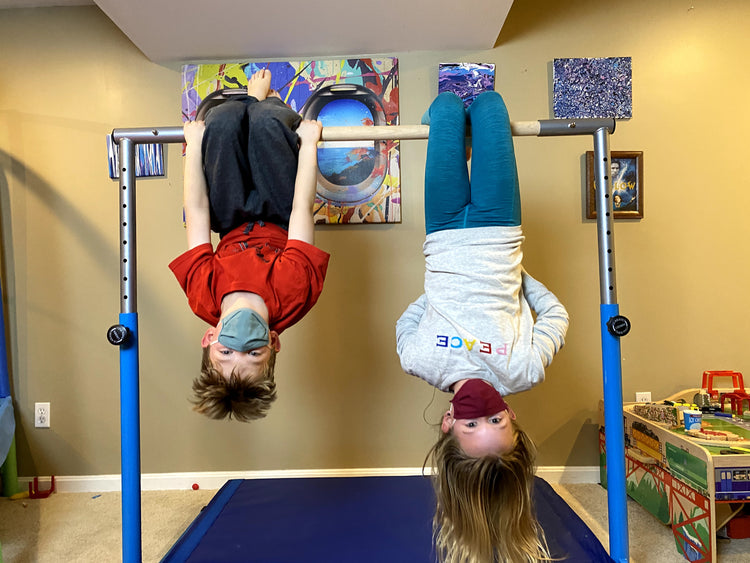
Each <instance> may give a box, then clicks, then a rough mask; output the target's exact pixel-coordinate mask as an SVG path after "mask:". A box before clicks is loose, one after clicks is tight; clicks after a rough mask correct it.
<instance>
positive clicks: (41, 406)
mask: <svg viewBox="0 0 750 563" xmlns="http://www.w3.org/2000/svg"><path fill="white" fill-rule="evenodd" d="M34 426H35V427H37V428H49V403H34Z"/></svg>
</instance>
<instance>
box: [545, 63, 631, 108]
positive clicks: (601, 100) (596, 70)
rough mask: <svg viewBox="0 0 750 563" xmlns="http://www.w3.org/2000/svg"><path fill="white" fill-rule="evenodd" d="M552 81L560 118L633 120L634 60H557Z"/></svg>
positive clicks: (555, 106)
mask: <svg viewBox="0 0 750 563" xmlns="http://www.w3.org/2000/svg"><path fill="white" fill-rule="evenodd" d="M552 81H553V107H554V113H555V117H556V118H561V119H577V118H585V117H614V118H619V119H625V118H629V117H632V116H633V77H632V69H631V60H630V57H610V58H601V59H555V60H554V62H553V68H552Z"/></svg>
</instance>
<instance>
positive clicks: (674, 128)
mask: <svg viewBox="0 0 750 563" xmlns="http://www.w3.org/2000/svg"><path fill="white" fill-rule="evenodd" d="M748 23H750V5H748V4H747V2H744V1H741V0H736V1H721V2H709V1H703V0H691V1H682V0H670V1H663V2H648V1H645V0H639V1H631V2H621V3H613V2H608V3H602V2H594V1H578V2H575V3H560V2H517V3H516V5H515V6H514V7H513V9H512V10H511V13H510V16H509V19H508V21H507V23H506V26H505V29H504V30H503V32H502V33H501V36H500V42H499V44H498V47H496V48H495V49H492V50H488V51H482V52H461V53H455V52H451V53H444V52H441V53H436V52H419V53H392V54H393V55H395V56H398V57H399V59H400V71H401V72H400V86H401V120H402V123H416V122H418V120H419V118H420V116H421V114H422V112H423V111H424V109H425V108H426V106H427V105H428V104H429V102H430V100H431V99H432V97H433V96H434V95H435V94H436V88H437V86H436V82H437V76H436V74H437V64H438V63H439V62H449V61H475V62H492V63H496V64H497V89H498V91H500V92H502V93H503V95H504V97H505V99H506V102H507V104H508V106H509V109H510V112H511V116H512V118H513V119H516V120H527V119H537V118H548V117H551V70H550V69H551V62H552V59H553V58H555V57H607V56H630V57H632V58H633V98H634V100H633V112H634V117H633V119H632V120H630V121H625V122H620V123H619V124H618V127H617V131H616V133H615V135H614V136H613V137H612V142H611V148H612V150H642V151H644V154H645V156H644V161H645V175H644V187H645V218H644V219H643V220H642V221H639V222H618V223H617V225H616V236H617V244H616V250H617V253H616V261H617V267H618V271H617V281H618V289H619V303H620V307H621V312H622V313H623V314H626V315H627V316H629V317H630V318H631V320H632V322H633V331H632V333H631V334H630V335H629V336H627V337H626V338H625V339H624V340H623V343H622V344H623V346H622V348H623V354H622V357H623V360H622V364H623V374H624V383H623V389H624V394H625V397H626V399H631V398H632V397H633V395H634V393H635V392H636V391H651V392H652V393H653V395H654V397H655V398H658V397H661V396H665V395H667V394H671V393H674V392H676V391H678V390H680V389H682V388H687V387H690V386H694V385H696V384H698V382H699V378H700V374H701V372H702V371H703V370H704V369H736V370H740V371H744V372H748V373H750V369H748V368H749V367H750V366H748V358H747V353H746V348H747V342H746V340H747V338H746V334H747V332H748V311H749V310H750V297H749V296H748V292H747V291H746V287H747V279H748V274H749V273H750V272H749V271H748V270H749V268H748V261H747V259H746V252H745V251H744V243H745V239H746V238H747V234H748V226H747V221H746V217H745V210H746V208H747V207H748V204H749V203H750V201H748V200H749V199H750V197H749V196H748V195H747V194H746V192H745V190H744V189H743V186H742V182H743V180H744V178H743V176H742V175H741V172H742V171H744V167H743V168H741V162H742V161H744V159H745V156H744V154H743V153H744V152H745V149H746V148H747V146H748V143H747V140H746V137H744V135H743V133H745V132H746V131H748V130H750V123H748V120H749V118H748V112H747V99H748V94H747V92H748V91H749V90H750V78H748V73H747V72H746V60H747V53H748V47H749V46H750V40H748V39H747V34H746V30H747V25H748ZM462 32H463V31H462ZM0 53H2V55H1V56H0V77H2V78H1V79H0V80H1V82H0V84H1V85H2V88H0V205H1V206H2V239H3V244H2V258H3V261H2V265H3V276H4V277H3V282H4V284H5V286H4V287H5V293H6V295H5V299H6V311H7V313H8V315H9V317H10V320H9V327H8V333H9V340H10V349H9V351H10V356H11V359H12V371H13V388H14V394H15V405H16V412H17V417H18V422H19V425H18V426H19V428H18V433H17V439H18V449H19V472H20V474H21V475H48V474H56V475H78V474H83V475H85V474H107V473H117V472H119V415H118V412H119V398H118V378H119V362H118V358H119V356H118V351H117V348H115V347H113V346H111V345H110V344H108V343H107V341H106V338H105V333H106V330H107V328H108V327H109V326H110V325H112V324H115V323H116V322H117V315H118V312H119V285H118V271H119V270H118V262H119V259H118V256H119V255H118V241H119V236H118V227H117V224H118V219H117V217H118V209H117V201H118V196H117V187H116V186H117V184H116V183H113V182H112V181H110V180H109V179H108V177H107V162H106V152H105V135H106V134H107V133H109V132H110V131H111V130H112V129H113V128H115V127H137V126H160V125H176V124H179V123H180V76H179V65H177V64H175V65H172V66H161V65H157V64H154V63H151V62H149V61H148V60H146V59H145V58H144V57H143V55H142V54H141V53H140V51H138V50H137V49H136V48H135V47H134V46H133V45H132V44H131V43H130V41H129V40H128V39H127V38H126V37H124V36H123V35H122V34H121V33H120V32H119V30H118V29H117V28H116V27H115V26H114V25H113V24H112V23H111V22H110V21H109V20H108V19H107V18H106V16H104V15H103V14H102V13H101V12H100V11H99V10H98V9H97V8H93V7H83V8H58V9H36V10H3V11H0ZM301 55H306V54H301ZM307 55H315V53H311V54H307ZM251 58H252V54H248V59H251ZM425 148H426V143H425V142H424V141H410V142H404V143H403V145H402V178H403V182H402V183H403V222H402V223H401V224H399V225H389V226H382V225H369V226H344V227H332V226H331V227H321V228H319V230H318V238H317V241H318V244H319V246H321V247H322V248H323V249H325V250H327V251H329V252H331V253H332V255H333V258H332V261H331V265H330V269H329V275H328V280H327V282H326V288H325V291H324V293H323V296H322V297H321V299H320V301H319V304H318V305H317V306H316V308H315V309H314V310H313V312H312V313H311V314H309V315H308V316H307V317H306V318H305V319H304V320H303V321H302V322H301V323H299V324H298V325H297V326H295V327H293V328H292V329H289V330H288V331H287V332H286V333H285V334H284V337H283V350H282V354H281V356H280V358H279V364H278V367H277V380H278V382H279V388H280V398H279V400H278V402H277V404H276V405H275V407H274V408H273V409H272V411H271V414H270V415H269V416H268V418H266V419H265V420H263V421H260V422H257V423H254V424H251V425H244V424H239V423H226V422H215V421H210V420H207V419H204V418H203V417H201V416H199V415H196V414H194V413H193V412H192V411H191V410H190V405H189V403H188V401H187V397H188V395H189V388H190V381H191V379H192V377H193V375H194V373H195V371H196V368H197V365H198V362H199V353H200V349H199V339H200V336H201V334H202V332H203V330H204V326H203V323H202V322H201V321H199V320H198V319H196V318H194V317H193V316H192V315H191V313H190V311H189V309H188V307H187V304H186V301H185V298H184V296H183V295H182V294H181V292H180V290H179V287H178V286H177V284H176V282H175V281H174V280H173V279H172V277H171V274H170V272H169V270H168V269H167V263H168V262H169V261H170V260H171V259H172V258H173V257H174V256H176V255H177V254H179V253H180V252H181V251H182V250H183V249H184V248H185V240H184V230H183V228H182V224H181V181H182V170H181V166H182V164H181V157H180V154H179V152H180V148H179V147H178V146H175V145H171V146H169V148H168V155H169V156H168V177H167V178H166V179H150V180H141V181H139V183H138V242H139V249H138V259H139V262H138V273H139V278H138V282H139V283H138V297H139V303H138V310H139V321H140V339H141V347H140V363H141V396H142V400H141V404H142V407H141V409H142V415H141V418H142V434H143V435H142V466H143V471H144V472H172V471H211V470H255V469H282V468H343V467H390V466H418V465H421V463H422V461H423V458H424V454H425V453H426V451H427V449H428V448H429V446H430V444H431V442H432V440H433V436H434V430H433V429H432V428H430V427H429V426H428V424H427V423H426V422H425V420H424V418H426V419H427V420H428V421H430V422H436V421H437V420H438V418H439V414H440V411H441V409H443V408H444V407H445V405H446V404H447V402H446V396H444V395H443V394H442V393H439V392H438V393H434V392H433V390H432V389H431V388H430V387H429V386H428V385H426V384H424V383H422V382H421V381H418V380H416V379H414V378H412V377H409V376H406V375H404V374H403V373H402V372H401V369H400V366H399V363H398V359H397V356H396V354H395V343H394V323H395V321H396V319H397V318H398V316H399V314H400V313H401V311H402V310H403V309H404V307H405V306H406V305H407V304H408V303H409V302H410V301H411V300H412V299H414V298H415V297H416V296H417V295H418V293H419V291H420V288H421V285H422V275H423V260H422V256H421V244H422V240H423V236H424V235H423V232H424V230H423V229H424V224H423V217H422V176H423V165H424V155H425ZM591 148H592V143H591V140H590V139H589V138H588V137H570V138H546V139H535V138H519V139H516V150H517V157H518V165H519V171H520V176H521V186H522V198H523V205H524V227H525V231H526V234H527V242H526V246H525V250H526V258H525V263H526V266H527V268H528V270H529V271H530V272H531V273H532V274H534V275H535V276H536V277H538V278H539V279H541V280H543V281H544V282H546V283H547V285H548V286H549V287H550V288H551V289H552V290H553V291H555V293H556V294H557V295H558V296H559V297H560V298H561V300H562V301H563V302H564V303H565V304H566V305H567V307H568V309H569V311H570V316H571V327H570V331H569V333H568V339H567V345H566V347H565V349H564V350H563V351H562V353H561V354H560V355H559V356H558V357H557V359H556V360H555V362H554V364H553V365H552V367H551V368H550V369H549V370H548V374H547V382H545V383H544V384H543V385H541V386H539V387H537V388H536V389H534V390H533V391H530V392H527V393H524V394H522V395H519V396H516V397H513V398H512V404H513V406H514V408H515V410H516V412H517V413H518V415H519V419H520V420H521V421H522V423H523V424H524V426H525V427H526V429H527V430H528V431H529V433H530V434H531V436H532V437H533V438H534V439H535V440H536V441H537V443H538V444H539V446H540V459H539V461H540V464H541V465H571V466H576V465H583V466H587V465H595V464H596V463H597V460H598V458H597V443H596V418H597V417H596V405H597V401H598V399H599V398H600V396H601V374H600V373H601V367H600V337H599V321H598V315H599V307H598V305H599V290H598V266H597V248H596V226H595V224H594V223H593V222H592V221H587V220H584V219H583V218H582V217H583V204H582V195H581V194H582V183H583V182H582V170H583V168H582V155H583V153H584V152H585V151H586V150H591ZM35 401H50V402H51V404H52V407H51V410H52V428H51V429H50V430H38V429H35V428H34V427H33V405H34V402H35Z"/></svg>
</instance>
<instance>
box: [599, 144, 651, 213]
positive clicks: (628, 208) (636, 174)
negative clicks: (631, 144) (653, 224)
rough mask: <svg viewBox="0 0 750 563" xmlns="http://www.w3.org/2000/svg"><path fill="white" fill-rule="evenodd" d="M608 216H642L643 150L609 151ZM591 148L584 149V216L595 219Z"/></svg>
mask: <svg viewBox="0 0 750 563" xmlns="http://www.w3.org/2000/svg"><path fill="white" fill-rule="evenodd" d="M610 157H611V162H610V170H611V173H612V174H611V176H610V177H611V178H612V212H613V215H612V217H613V218H614V219H643V152H642V151H612V152H611V153H610ZM595 190H596V186H595V185H594V151H586V218H587V219H596V192H595Z"/></svg>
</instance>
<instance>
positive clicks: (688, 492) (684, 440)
mask: <svg viewBox="0 0 750 563" xmlns="http://www.w3.org/2000/svg"><path fill="white" fill-rule="evenodd" d="M729 380H731V387H728V388H722V387H720V386H717V385H716V383H717V382H722V383H723V382H728V381H729ZM623 414H624V418H625V445H626V454H625V457H626V469H627V471H626V473H627V475H626V482H627V492H628V495H629V496H630V497H631V498H633V499H634V500H636V501H637V502H638V503H639V504H641V505H642V506H643V507H644V508H646V509H647V510H648V511H649V512H651V513H652V514H653V515H654V516H656V517H657V518H658V519H659V520H660V521H661V522H663V523H664V524H666V525H669V526H671V528H672V531H673V535H674V538H675V545H676V547H677V549H678V551H679V552H680V553H681V554H682V555H683V556H684V557H685V558H686V559H688V560H689V561H701V562H704V561H705V562H709V561H710V562H713V561H716V560H717V559H716V557H717V554H716V544H717V540H716V538H717V531H718V530H720V529H724V533H725V534H726V535H727V536H728V537H730V538H733V539H742V538H750V394H748V393H747V392H746V391H745V386H744V382H743V378H742V374H741V373H740V372H736V371H706V372H704V373H703V381H702V385H701V388H699V389H686V390H684V391H681V392H680V393H676V394H675V395H672V396H670V397H667V398H666V399H664V400H663V401H661V402H653V403H626V404H625V405H624V407H623ZM600 456H601V467H602V484H604V485H605V486H606V472H605V471H604V467H605V465H606V454H605V451H604V427H603V425H602V426H601V427H600Z"/></svg>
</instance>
